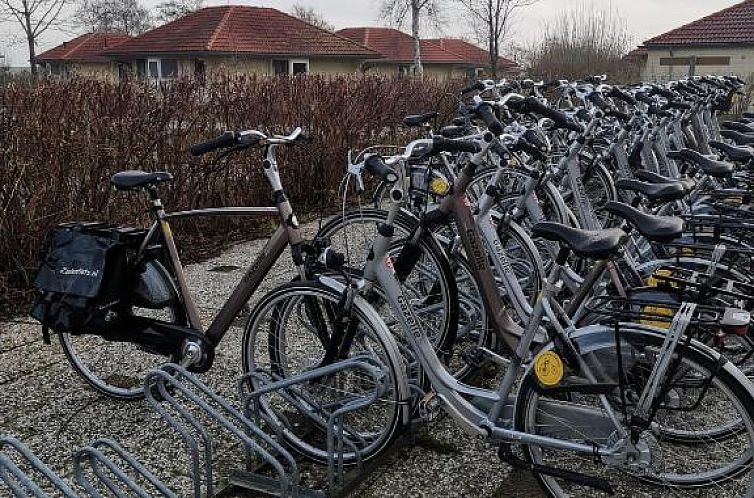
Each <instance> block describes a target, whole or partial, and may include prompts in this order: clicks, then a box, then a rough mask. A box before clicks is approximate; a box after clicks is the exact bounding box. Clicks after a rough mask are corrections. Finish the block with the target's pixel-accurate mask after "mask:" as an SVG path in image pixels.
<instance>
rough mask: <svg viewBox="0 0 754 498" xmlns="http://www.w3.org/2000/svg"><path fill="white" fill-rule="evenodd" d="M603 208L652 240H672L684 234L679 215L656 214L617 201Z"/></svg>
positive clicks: (608, 203)
mask: <svg viewBox="0 0 754 498" xmlns="http://www.w3.org/2000/svg"><path fill="white" fill-rule="evenodd" d="M603 209H604V210H605V211H607V212H608V213H612V214H614V215H616V216H619V217H620V218H623V219H624V220H626V221H627V222H629V223H630V224H631V226H632V227H634V228H635V229H636V230H637V231H638V232H639V233H640V234H642V235H643V236H644V237H646V238H647V239H648V240H651V241H652V242H670V241H672V240H675V239H677V238H678V237H680V236H681V235H682V234H683V219H681V218H678V217H677V216H655V215H652V214H647V213H645V212H643V211H639V210H638V209H636V208H635V207H632V206H629V205H628V204H623V203H622V202H615V201H609V202H607V203H606V204H605V206H604V208H603Z"/></svg>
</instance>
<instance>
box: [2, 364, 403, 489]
mask: <svg viewBox="0 0 754 498" xmlns="http://www.w3.org/2000/svg"><path fill="white" fill-rule="evenodd" d="M346 371H359V372H360V373H363V374H366V376H367V377H368V379H369V380H370V381H371V382H372V384H370V385H373V386H374V388H373V389H371V390H370V391H369V392H367V393H365V394H363V395H350V394H349V396H348V397H347V398H346V399H343V400H341V401H339V402H338V403H334V404H333V405H332V406H322V405H321V404H318V403H317V402H316V401H315V400H313V399H311V397H309V396H307V395H306V394H305V393H304V392H302V390H301V389H300V387H301V386H302V385H303V384H306V383H313V382H322V383H324V382H328V378H329V379H330V380H332V378H333V377H334V376H335V375H336V374H338V373H342V372H346ZM388 383H389V379H388V378H387V375H386V372H385V368H384V366H383V365H381V364H380V363H379V362H378V361H376V360H375V359H373V358H370V357H367V356H356V357H353V358H350V359H347V360H343V361H339V362H336V363H333V364H331V365H328V366H325V367H320V368H315V369H312V370H310V371H307V372H304V373H302V374H299V375H294V376H291V377H288V378H283V377H281V376H280V375H277V374H274V373H272V372H270V371H263V370H257V371H254V372H252V373H249V374H248V375H246V376H245V377H243V378H242V379H241V380H240V381H239V383H238V392H239V394H240V395H241V399H242V401H243V409H244V410H245V413H246V414H247V415H244V413H242V412H241V411H240V410H238V409H236V408H234V407H233V406H232V405H231V404H230V403H229V402H228V401H227V400H225V399H224V398H222V397H221V396H219V395H217V394H216V393H215V392H214V391H213V390H212V389H210V388H209V387H208V386H207V385H205V384H204V383H203V382H201V381H200V380H199V379H198V378H197V377H195V376H194V375H193V374H191V373H189V372H188V371H187V370H185V369H184V368H182V367H180V366H178V365H174V364H168V365H165V366H163V367H162V368H161V369H159V370H155V371H152V372H150V373H149V375H148V376H147V378H146V379H145V383H144V385H145V394H146V399H147V402H148V403H149V404H150V406H151V407H152V408H153V409H154V411H155V412H156V413H157V414H159V415H160V417H161V418H162V419H163V420H164V421H165V422H166V423H167V424H168V425H169V426H170V427H172V428H173V429H175V431H176V432H177V433H178V435H179V436H180V438H181V439H182V440H183V442H184V444H185V445H186V446H187V447H188V456H189V459H190V462H191V471H190V477H191V478H192V482H193V492H192V494H191V495H190V496H193V498H204V497H206V498H213V497H215V496H218V495H219V493H218V491H217V489H216V485H215V476H214V473H213V459H214V456H215V455H214V453H215V449H216V448H215V441H216V439H215V441H213V434H212V433H211V430H210V429H211V428H214V427H219V428H221V429H222V431H223V433H224V434H229V435H230V436H231V438H233V439H234V440H237V441H238V442H240V443H241V445H242V447H243V450H244V451H243V454H244V457H245V458H246V467H245V469H237V470H236V471H235V472H234V473H233V474H232V475H231V476H230V480H229V481H230V485H231V487H235V488H243V489H246V490H253V491H255V492H256V493H258V494H263V495H268V496H280V497H296V498H299V497H301V498H303V497H319V498H321V497H324V496H326V494H337V493H338V492H342V491H343V490H345V489H346V488H347V485H348V475H349V474H348V473H347V471H346V469H347V467H349V464H350V463H354V464H355V466H354V468H355V470H354V473H355V474H356V475H360V474H361V471H362V469H363V462H362V456H361V452H360V450H359V443H362V444H364V441H363V440H362V439H361V438H360V436H359V434H358V431H356V430H354V428H352V427H350V426H349V425H348V423H347V422H346V418H347V416H348V415H349V414H352V413H354V412H355V411H357V410H360V409H363V408H366V407H368V406H370V405H371V404H373V403H375V402H377V401H378V400H379V399H380V397H381V396H382V395H383V394H384V393H385V391H386V390H387V388H388ZM252 384H253V385H254V389H253V391H252V390H251V389H250V387H251V385H252ZM274 395H276V396H280V397H281V399H283V400H284V401H285V402H286V403H287V404H288V405H289V406H291V407H293V408H294V409H295V410H296V411H297V412H298V413H300V414H301V415H302V416H304V417H305V418H306V419H307V420H309V421H310V422H312V423H313V424H314V425H315V426H316V427H318V428H320V429H322V430H324V431H326V434H327V488H328V489H327V493H325V492H324V491H314V490H311V489H306V488H305V487H303V486H302V485H301V483H300V476H299V467H298V463H297V462H296V460H295V459H294V458H293V456H292V455H291V454H290V453H289V452H288V450H287V449H286V448H285V447H284V446H283V445H282V444H281V442H282V441H283V440H284V438H285V436H284V432H285V430H287V429H288V428H286V427H283V426H281V425H280V424H276V423H275V422H274V421H275V420H278V421H280V420H283V421H286V422H287V419H286V417H284V416H281V414H280V412H278V411H276V408H275V407H274V406H273V404H272V403H271V402H270V399H269V398H270V397H271V396H274ZM252 420H253V421H252ZM261 424H264V426H265V428H266V429H268V430H269V432H270V433H268V432H266V431H265V430H263V429H262V428H261ZM214 437H215V438H216V437H217V436H216V435H214ZM8 450H13V451H8ZM347 454H350V455H351V456H350V457H349V460H350V461H349V462H346V458H345V455H347ZM252 469H256V471H254V470H252ZM262 469H264V470H265V472H264V473H262V472H261V470H262ZM73 476H74V479H75V482H76V484H77V485H78V486H79V488H80V489H81V490H82V491H81V492H80V493H77V492H76V491H74V489H73V488H72V487H71V486H70V485H69V484H68V483H67V482H66V481H65V480H64V479H62V478H61V477H60V476H58V475H57V474H55V473H54V472H53V471H52V470H50V468H49V467H47V466H46V465H45V464H44V463H43V462H42V461H41V460H39V458H37V457H36V456H35V455H34V454H33V453H32V452H31V451H30V450H29V449H28V448H27V447H26V446H24V445H23V444H22V443H21V442H19V441H18V440H17V439H15V438H12V437H3V438H0V483H4V484H5V485H6V486H7V487H8V488H9V489H10V490H11V492H12V493H13V496H14V497H17V498H47V496H49V495H48V494H47V493H48V492H49V489H50V488H53V489H54V490H55V491H56V492H57V494H58V495H62V496H63V497H64V498H80V497H83V496H89V497H92V498H102V497H103V496H115V497H116V498H131V497H138V498H155V497H162V498H178V496H179V495H178V494H177V493H176V492H174V491H172V490H171V489H169V488H168V487H167V486H166V485H165V484H163V483H162V482H161V481H160V480H159V479H158V478H157V476H156V475H155V474H153V473H152V472H150V471H149V470H148V469H147V468H146V467H145V466H144V465H142V464H141V463H140V462H139V461H138V459H137V457H135V456H133V455H131V454H130V453H128V452H127V451H126V450H125V449H123V448H122V447H121V446H120V445H119V444H118V443H117V442H115V441H113V440H110V439H98V440H96V441H94V442H92V443H91V444H90V445H89V446H87V447H84V448H81V449H80V450H78V451H77V452H76V453H75V454H74V455H73ZM40 477H41V479H40ZM228 489H230V488H228Z"/></svg>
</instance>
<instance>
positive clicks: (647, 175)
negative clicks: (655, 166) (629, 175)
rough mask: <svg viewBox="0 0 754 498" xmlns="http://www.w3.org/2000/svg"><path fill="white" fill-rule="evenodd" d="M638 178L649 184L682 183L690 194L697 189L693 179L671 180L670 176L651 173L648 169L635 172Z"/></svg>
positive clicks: (684, 189) (685, 190)
mask: <svg viewBox="0 0 754 498" xmlns="http://www.w3.org/2000/svg"><path fill="white" fill-rule="evenodd" d="M634 175H635V176H636V178H638V179H639V180H641V181H643V182H647V183H680V184H681V186H682V187H683V191H684V192H685V193H687V194H688V193H689V192H691V191H692V190H694V187H696V182H695V181H694V180H692V179H691V178H670V177H669V176H663V175H660V174H657V173H655V172H654V171H649V170H646V169H639V170H636V171H634Z"/></svg>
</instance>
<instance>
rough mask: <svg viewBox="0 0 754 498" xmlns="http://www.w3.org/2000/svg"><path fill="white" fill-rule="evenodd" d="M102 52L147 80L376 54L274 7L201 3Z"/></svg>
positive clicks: (335, 68) (278, 71)
mask: <svg viewBox="0 0 754 498" xmlns="http://www.w3.org/2000/svg"><path fill="white" fill-rule="evenodd" d="M102 55H103V56H105V57H107V58H109V59H110V60H112V61H113V62H115V63H117V64H120V65H122V66H125V67H129V68H130V70H131V73H132V74H136V75H139V76H145V77H147V78H149V79H152V80H159V81H162V80H170V79H173V78H175V77H177V76H179V75H184V76H186V75H189V76H192V75H193V76H195V77H197V78H205V77H207V76H210V75H215V74H223V73H226V74H227V73H231V74H232V73H241V74H256V75H282V74H300V73H317V74H347V73H356V72H357V71H358V70H359V68H360V67H361V65H362V63H363V62H364V61H365V60H374V59H378V58H379V57H380V55H379V54H378V53H376V52H374V51H372V50H370V49H368V48H367V47H364V46H363V45H360V44H358V43H356V42H354V41H352V40H350V39H348V38H345V37H343V36H340V35H338V34H335V33H331V32H329V31H326V30H323V29H320V28H317V27H315V26H313V25H311V24H309V23H307V22H305V21H302V20H300V19H298V18H295V17H293V16H290V15H288V14H285V13H283V12H280V11H278V10H275V9H270V8H261V7H248V6H238V5H232V6H220V7H207V8H204V9H200V10H198V11H196V12H193V13H190V14H187V15H186V16H184V17H181V18H179V19H177V20H175V21H173V22H170V23H167V24H165V25H163V26H159V27H157V28H155V29H152V30H150V31H147V32H146V33H144V34H142V35H140V36H137V37H135V38H133V39H131V40H129V41H127V42H125V43H122V44H119V45H118V46H116V47H113V48H110V49H107V50H105V51H103V52H102Z"/></svg>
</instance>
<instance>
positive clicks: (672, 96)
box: [649, 85, 676, 100]
mask: <svg viewBox="0 0 754 498" xmlns="http://www.w3.org/2000/svg"><path fill="white" fill-rule="evenodd" d="M649 93H650V94H651V95H660V96H661V97H665V98H666V99H668V100H675V99H676V95H675V94H674V93H673V92H671V91H670V90H666V89H664V88H661V87H659V86H657V85H652V89H651V90H650V92H649Z"/></svg>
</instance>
